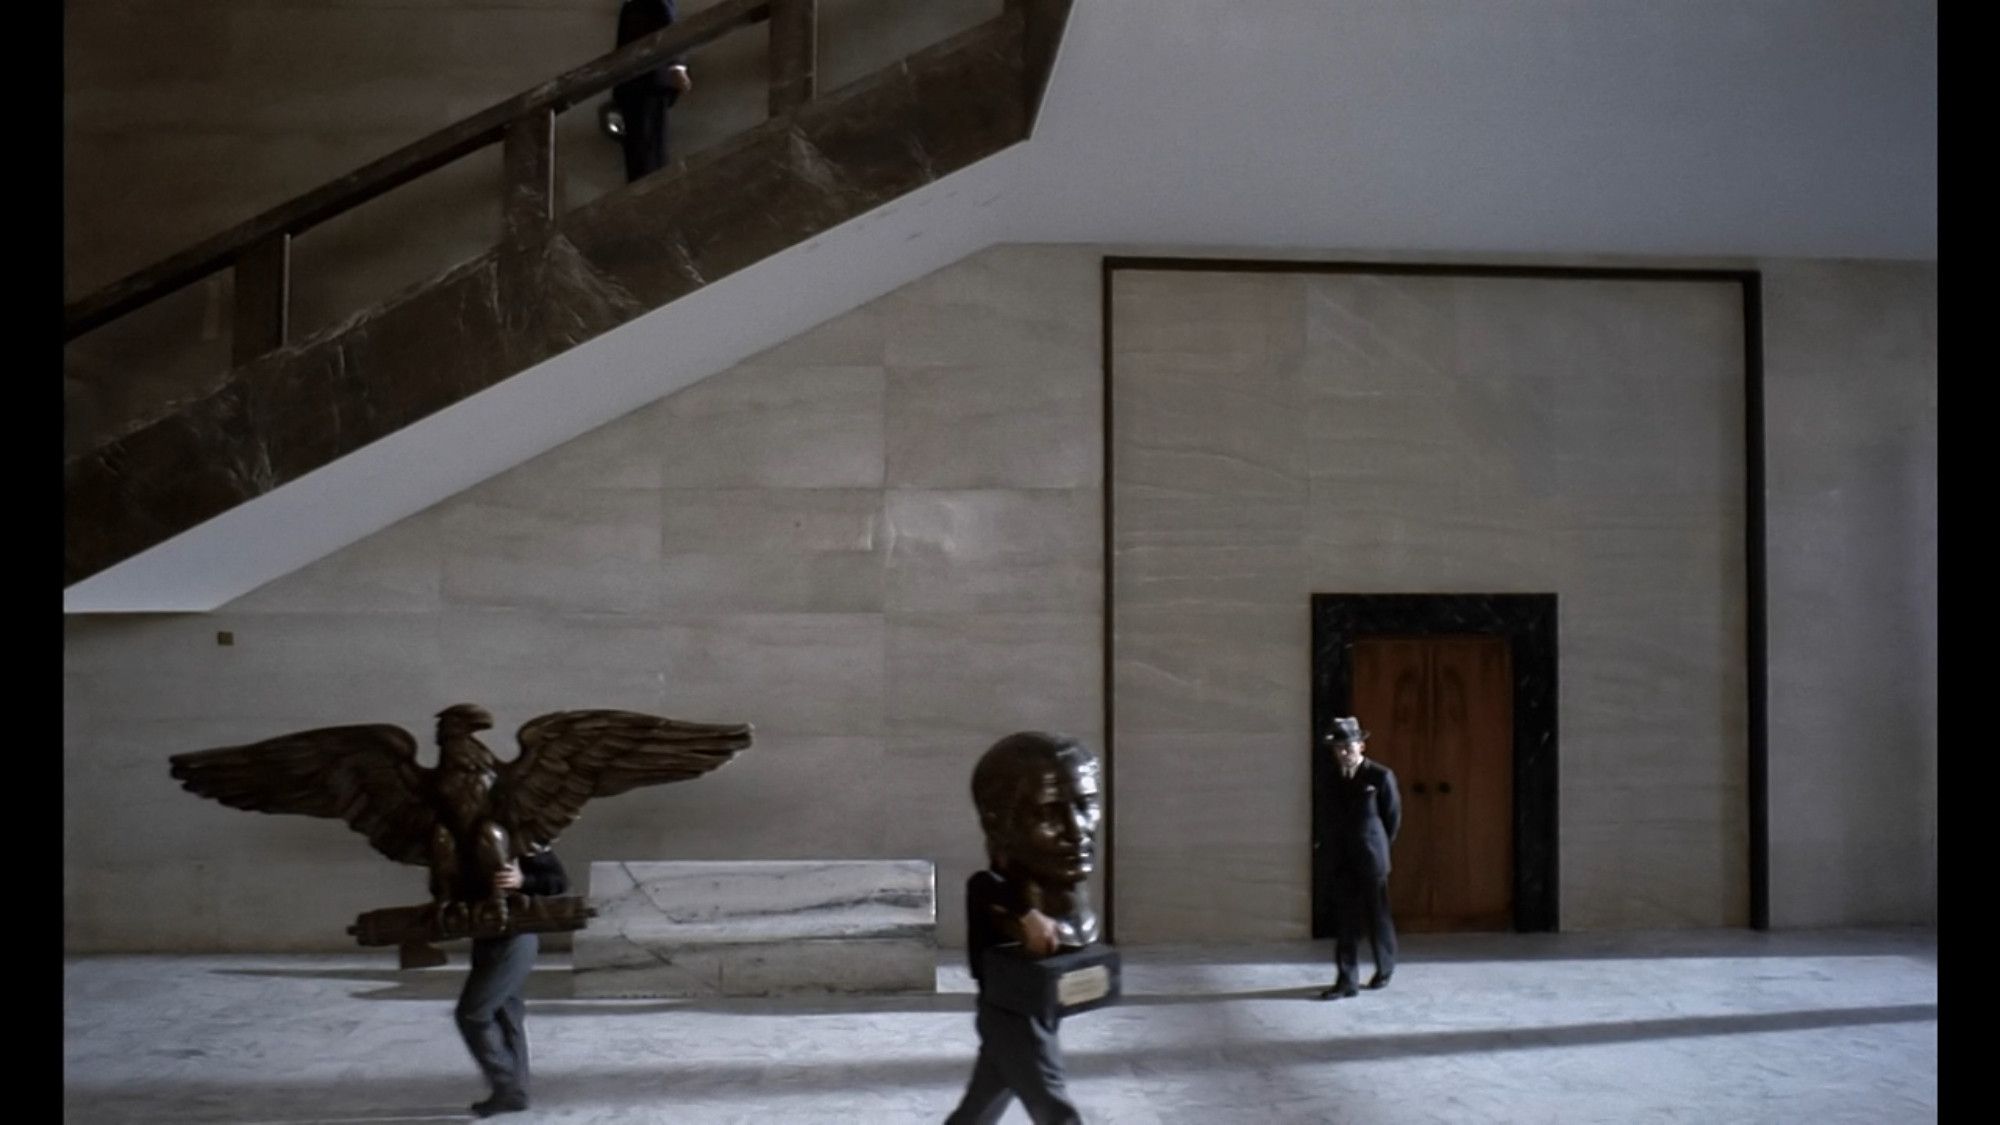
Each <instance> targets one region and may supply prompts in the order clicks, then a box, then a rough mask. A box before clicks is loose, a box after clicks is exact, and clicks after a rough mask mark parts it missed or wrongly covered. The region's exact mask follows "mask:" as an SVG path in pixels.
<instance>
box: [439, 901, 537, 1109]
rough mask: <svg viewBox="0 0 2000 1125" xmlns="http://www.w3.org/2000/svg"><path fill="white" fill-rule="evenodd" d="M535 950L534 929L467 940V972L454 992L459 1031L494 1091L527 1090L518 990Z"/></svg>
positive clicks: (522, 1010) (525, 1046)
mask: <svg viewBox="0 0 2000 1125" xmlns="http://www.w3.org/2000/svg"><path fill="white" fill-rule="evenodd" d="M540 949H541V941H540V939H538V938H537V937H536V936H535V935H534V934H515V935H513V936H512V937H503V938H481V939H479V940H477V941H475V942H473V943H472V972H471V973H469V974H467V975H466V978H465V990H464V991H463V992H461V993H459V994H458V1012H457V1013H456V1014H457V1018H458V1032H459V1034H460V1035H463V1036H465V1049H466V1050H468V1051H471V1052H472V1061H473V1062H476V1063H478V1064H479V1070H480V1073H482V1074H484V1075H486V1081H488V1082H489V1083H492V1085H493V1092H494V1093H496V1094H524V1095H525V1094H526V1093H527V1092H528V1029H527V1027H526V1017H527V1014H528V1005H527V1003H526V1002H525V1001H524V1000H522V999H521V993H522V991H523V990H525V989H526V988H527V984H528V974H529V973H530V972H531V971H533V970H534V967H535V954H536V953H537V952H538V951H539V950H540Z"/></svg>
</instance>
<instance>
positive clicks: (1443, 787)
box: [1438, 781, 1451, 793]
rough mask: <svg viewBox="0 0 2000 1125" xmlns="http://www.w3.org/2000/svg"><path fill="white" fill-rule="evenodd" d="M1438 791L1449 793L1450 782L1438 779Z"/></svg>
mask: <svg viewBox="0 0 2000 1125" xmlns="http://www.w3.org/2000/svg"><path fill="white" fill-rule="evenodd" d="M1438 792H1440V793H1449V792H1451V782H1449V781H1440V782H1438Z"/></svg>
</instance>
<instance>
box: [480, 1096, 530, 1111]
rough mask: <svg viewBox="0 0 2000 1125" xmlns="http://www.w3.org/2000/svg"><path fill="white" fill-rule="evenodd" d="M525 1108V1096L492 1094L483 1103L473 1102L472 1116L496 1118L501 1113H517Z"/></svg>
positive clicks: (526, 1101) (526, 1099)
mask: <svg viewBox="0 0 2000 1125" xmlns="http://www.w3.org/2000/svg"><path fill="white" fill-rule="evenodd" d="M526 1108H528V1095H526V1094H521V1093H512V1094H494V1095H493V1096H492V1097H490V1098H487V1099H486V1100H485V1101H483V1102H473V1103H472V1116H474V1117H497V1116H499V1115H500V1114H503V1113H519V1112H521V1111H522V1110H524V1109H526Z"/></svg>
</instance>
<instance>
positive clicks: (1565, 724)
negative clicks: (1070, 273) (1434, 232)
mask: <svg viewBox="0 0 2000 1125" xmlns="http://www.w3.org/2000/svg"><path fill="white" fill-rule="evenodd" d="M1740 306H1741V297H1740V295H1739V290H1738V288H1737V287H1736V286H1734V285H1729V284H1719V283H1711V284H1685V283H1673V284H1658V283H1642V282H1604V281H1573V280H1562V281H1540V280H1511V279H1506V280H1502V279H1465V278H1391V277H1382V276H1325V275H1310V274H1270V275H1266V274H1240V273H1213V272H1193V273H1182V272H1121V273H1120V274H1118V275H1117V282H1116V288H1115V290H1114V293H1113V306H1112V307H1113V315H1114V323H1115V326H1116V328H1115V333H1114V337H1113V348H1114V366H1113V370H1114V373H1115V395H1116V402H1117V404H1118V406H1117V416H1116V422H1115V425H1114V433H1115V444H1114V474H1115V475H1114V478H1113V480H1114V484H1113V487H1114V493H1115V497H1116V503H1115V505H1114V512H1115V513H1116V531H1115V536H1116V544H1117V554H1116V564H1115V565H1116V568H1117V569H1116V571H1115V581H1114V585H1113V589H1114V591H1115V596H1116V598H1117V601H1116V621H1117V665H1116V675H1117V679H1116V687H1117V713H1116V719H1115V723H1116V727H1115V729H1116V733H1117V744H1116V749H1117V781H1118V785H1119V794H1120V802H1119V811H1118V856H1119V865H1118V879H1117V890H1118V895H1119V900H1118V907H1119V910H1120V914H1119V919H1120V924H1121V926H1123V927H1125V932H1126V933H1127V934H1129V935H1132V936H1134V937H1138V936H1140V935H1142V934H1143V935H1144V936H1145V937H1147V938H1151V939H1154V940H1222V939H1237V938H1285V937H1303V936H1305V935H1306V934H1307V933H1308V930H1309V923H1310V905H1311V896H1310V889H1309V885H1308V884H1309V878H1308V877H1309V873H1310V863H1311V829H1310V810H1311V795H1310V762H1309V758H1308V749H1309V746H1310V730H1311V678H1310V674H1311V660H1310V647H1309V646H1310V640H1311V621H1310V608H1309V607H1310V600H1311V595H1312V594H1314V593H1549V592H1552V593H1554V594H1555V595H1556V596H1557V606H1558V633H1559V643H1558V652H1559V676H1560V685H1561V686H1560V699H1559V707H1558V724H1559V729H1560V754H1559V760H1560V770H1561V788H1560V824H1561V852H1560V861H1561V884H1560V887H1561V919H1560V920H1561V925H1562V926H1563V928H1565V929H1598V928H1619V929H1637V928H1651V927H1658V928H1669V927H1677V926H1719V925H1742V924H1744V923H1745V922H1747V920H1748V903H1749V899H1748V879H1747V863H1748V859H1747V857H1748V852H1747V846H1748V845H1747V814H1746V811H1745V810H1746V797H1745V788H1746V780H1745V779H1746V765H1745V763H1746V757H1745V754H1746V746H1747V736H1746V728H1745V705H1744V702H1743V700H1744V693H1745V679H1744V677H1745V658H1744V648H1743V636H1744V620H1745V618H1744V606H1745V594H1744V552H1743V506H1744V500H1743V495H1744V494H1743V481H1744V475H1743V474H1744V467H1743V442H1742V433H1743V406H1742V402H1743V391H1742V388H1743V344H1742V340H1743V335H1742V318H1741V315H1740V312H1739V309H1740ZM1362 718H1363V721H1364V722H1365V721H1367V716H1362ZM1218 798H1220V799H1219V800H1218ZM1194 826H1198V828H1196V830H1193V831H1191V830H1190V828H1191V827H1194Z"/></svg>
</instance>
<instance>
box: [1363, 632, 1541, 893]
mask: <svg viewBox="0 0 2000 1125" xmlns="http://www.w3.org/2000/svg"><path fill="white" fill-rule="evenodd" d="M1351 651H1352V654H1353V655H1352V665H1351V667H1352V670H1353V681H1352V682H1353V711H1352V714H1354V715H1355V716H1356V717H1358V718H1359V719H1360V720H1361V725H1362V727H1363V728H1365V729H1366V730H1367V731H1368V732H1369V737H1368V756H1369V757H1370V758H1373V759H1375V760H1376V761H1378V762H1381V763H1382V764H1383V765H1386V766H1388V767H1389V768H1390V769H1392V770H1394V771H1396V780H1397V783H1398V785H1399V787H1400V789H1401V792H1402V801H1403V823H1402V828H1401V831H1400V833H1399V834H1398V836H1397V838H1396V842H1395V846H1394V847H1393V848H1392V849H1391V853H1390V864H1391V867H1392V872H1391V874H1390V877H1389V903H1390V910H1391V911H1392V912H1393V914H1394V916H1395V919H1396V925H1397V927H1398V928H1399V929H1403V930H1409V931H1413V932H1425V931H1451V930H1511V929H1513V923H1514V684H1513V669H1512V661H1511V659H1510V653H1509V649H1508V643H1507V639H1506V638H1505V637H1499V636H1418V637H1407V636H1374V637H1357V638H1356V639H1355V641H1354V642H1353V648H1352V650H1351Z"/></svg>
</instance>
